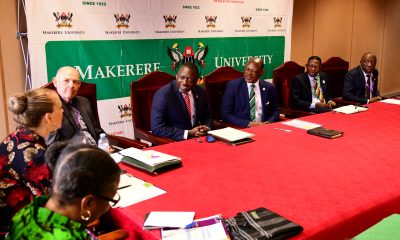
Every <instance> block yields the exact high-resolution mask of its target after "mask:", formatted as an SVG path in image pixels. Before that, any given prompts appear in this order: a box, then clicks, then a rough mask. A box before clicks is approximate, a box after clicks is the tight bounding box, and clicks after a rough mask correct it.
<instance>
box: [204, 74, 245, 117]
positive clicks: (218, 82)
mask: <svg viewBox="0 0 400 240" xmlns="http://www.w3.org/2000/svg"><path fill="white" fill-rule="evenodd" d="M242 76H243V72H241V71H238V70H236V69H234V68H232V67H219V68H217V69H216V70H214V71H213V72H211V73H210V74H208V75H206V76H204V77H203V82H204V88H205V90H206V96H207V101H208V104H209V105H210V107H211V114H212V118H213V119H215V120H220V119H221V100H222V96H223V95H224V91H225V86H226V83H227V82H228V81H230V80H233V79H236V78H239V77H242Z"/></svg>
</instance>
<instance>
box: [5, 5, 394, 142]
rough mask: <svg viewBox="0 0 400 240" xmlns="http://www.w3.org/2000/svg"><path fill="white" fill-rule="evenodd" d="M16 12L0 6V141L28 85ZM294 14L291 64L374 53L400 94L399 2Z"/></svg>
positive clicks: (353, 59) (382, 81)
mask: <svg viewBox="0 0 400 240" xmlns="http://www.w3.org/2000/svg"><path fill="white" fill-rule="evenodd" d="M16 9H17V0H1V1H0V92H1V98H0V113H2V114H1V115H0V138H2V137H1V136H5V135H6V134H7V133H8V132H9V131H10V130H12V129H14V128H15V124H14V122H13V121H12V117H11V116H9V115H8V112H7V110H6V109H7V106H6V103H7V101H6V100H7V99H8V97H9V96H10V95H11V94H12V93H15V92H20V91H23V90H24V84H25V80H24V79H25V72H24V67H23V60H22V56H21V55H22V54H21V50H20V46H19V41H17V38H16V31H17V30H16V29H17V27H16V26H17V14H16ZM293 9H294V10H293V31H292V33H293V35H292V54H291V59H292V60H294V61H296V62H298V63H299V64H305V62H306V60H307V58H308V57H309V56H311V55H319V56H321V57H322V59H323V60H324V59H327V58H329V57H332V56H339V57H341V58H343V59H345V60H347V61H350V67H354V66H356V65H358V64H359V59H360V56H361V55H362V53H363V52H366V51H373V52H375V53H376V55H377V57H378V65H377V67H378V69H379V70H380V74H381V75H380V78H379V89H380V91H381V94H391V93H396V92H400V77H399V76H398V75H397V74H396V73H397V72H396V68H399V67H400V66H399V61H398V57H397V55H398V54H399V53H400V44H398V39H400V27H399V22H400V14H399V12H400V1H399V0H294V8H293Z"/></svg>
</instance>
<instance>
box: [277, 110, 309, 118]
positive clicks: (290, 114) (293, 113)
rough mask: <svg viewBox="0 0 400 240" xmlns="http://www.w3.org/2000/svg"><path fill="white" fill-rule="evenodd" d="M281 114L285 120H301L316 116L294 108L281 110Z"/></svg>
mask: <svg viewBox="0 0 400 240" xmlns="http://www.w3.org/2000/svg"><path fill="white" fill-rule="evenodd" d="M281 114H284V118H299V117H306V116H310V115H314V114H315V113H313V112H306V111H301V110H297V109H293V108H281Z"/></svg>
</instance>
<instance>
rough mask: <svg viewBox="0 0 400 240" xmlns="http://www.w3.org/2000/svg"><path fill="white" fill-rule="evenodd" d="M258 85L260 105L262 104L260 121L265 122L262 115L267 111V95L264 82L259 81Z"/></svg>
mask: <svg viewBox="0 0 400 240" xmlns="http://www.w3.org/2000/svg"><path fill="white" fill-rule="evenodd" d="M259 84H260V95H261V104H262V111H263V112H262V121H263V122H264V121H265V117H264V113H265V112H266V111H267V109H266V108H267V105H268V104H269V101H268V94H267V86H266V85H267V84H266V83H265V82H264V80H259Z"/></svg>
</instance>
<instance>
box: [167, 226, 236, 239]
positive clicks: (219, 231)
mask: <svg viewBox="0 0 400 240" xmlns="http://www.w3.org/2000/svg"><path fill="white" fill-rule="evenodd" d="M161 236H162V239H163V240H228V239H229V238H228V237H227V236H226V232H225V229H224V226H223V225H222V222H219V223H215V224H212V225H208V226H204V227H197V228H191V229H178V230H161Z"/></svg>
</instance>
